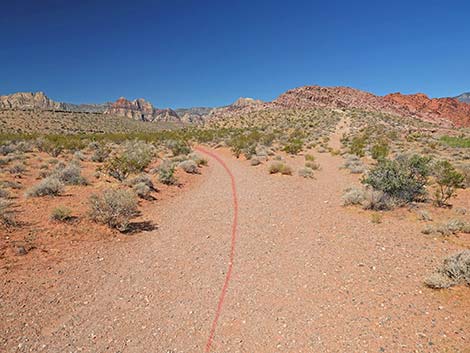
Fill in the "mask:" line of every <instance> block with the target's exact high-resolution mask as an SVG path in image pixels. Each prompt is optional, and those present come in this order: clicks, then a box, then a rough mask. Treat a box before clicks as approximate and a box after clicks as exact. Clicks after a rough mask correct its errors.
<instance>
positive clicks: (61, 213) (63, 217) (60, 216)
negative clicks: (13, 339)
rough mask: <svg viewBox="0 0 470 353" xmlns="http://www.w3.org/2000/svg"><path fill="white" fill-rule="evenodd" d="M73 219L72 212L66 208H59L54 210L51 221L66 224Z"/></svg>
mask: <svg viewBox="0 0 470 353" xmlns="http://www.w3.org/2000/svg"><path fill="white" fill-rule="evenodd" d="M71 218H72V210H71V209H70V208H68V207H65V206H58V207H56V208H54V209H53V210H52V213H51V219H52V220H54V221H60V222H66V221H69V220H70V219H71Z"/></svg>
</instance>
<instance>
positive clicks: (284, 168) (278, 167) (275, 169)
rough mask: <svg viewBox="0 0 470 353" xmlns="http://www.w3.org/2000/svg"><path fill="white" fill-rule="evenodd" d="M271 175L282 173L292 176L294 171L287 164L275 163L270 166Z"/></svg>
mask: <svg viewBox="0 0 470 353" xmlns="http://www.w3.org/2000/svg"><path fill="white" fill-rule="evenodd" d="M268 170H269V174H277V173H281V174H283V175H292V169H291V167H289V166H288V165H287V164H284V163H282V162H273V163H272V164H271V165H270V166H269V169H268Z"/></svg>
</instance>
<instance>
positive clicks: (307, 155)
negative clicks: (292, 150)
mask: <svg viewBox="0 0 470 353" xmlns="http://www.w3.org/2000/svg"><path fill="white" fill-rule="evenodd" d="M305 160H306V161H307V162H313V161H315V156H314V155H313V154H308V153H307V154H306V155H305Z"/></svg>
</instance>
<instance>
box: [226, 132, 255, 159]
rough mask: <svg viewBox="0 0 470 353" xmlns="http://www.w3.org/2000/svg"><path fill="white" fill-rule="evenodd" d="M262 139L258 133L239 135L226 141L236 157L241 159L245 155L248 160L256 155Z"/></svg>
mask: <svg viewBox="0 0 470 353" xmlns="http://www.w3.org/2000/svg"><path fill="white" fill-rule="evenodd" d="M260 138H261V135H260V134H259V133H258V132H257V131H249V132H244V133H237V134H235V135H233V136H231V138H230V139H228V140H227V141H226V143H227V146H229V147H230V149H231V150H232V153H233V154H234V155H235V157H237V158H239V157H240V155H241V154H242V153H243V154H244V155H245V157H246V158H247V159H250V158H251V157H252V156H253V155H255V154H256V147H257V145H258V142H259V140H260Z"/></svg>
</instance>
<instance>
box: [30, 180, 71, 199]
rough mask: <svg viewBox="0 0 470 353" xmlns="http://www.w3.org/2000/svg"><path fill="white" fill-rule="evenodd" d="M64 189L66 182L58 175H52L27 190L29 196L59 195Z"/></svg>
mask: <svg viewBox="0 0 470 353" xmlns="http://www.w3.org/2000/svg"><path fill="white" fill-rule="evenodd" d="M63 191H64V184H63V183H62V182H61V181H60V180H59V179H57V178H56V177H53V176H50V177H47V178H46V179H43V180H42V181H40V182H39V184H36V185H34V186H33V187H32V188H30V189H29V190H28V191H27V192H26V196H27V197H40V196H58V195H60V194H61V193H62V192H63Z"/></svg>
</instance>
